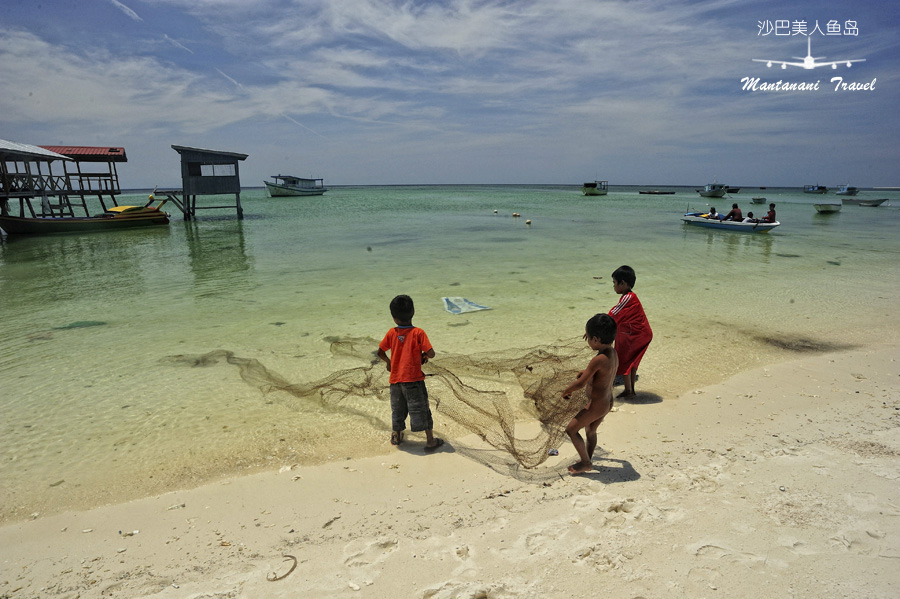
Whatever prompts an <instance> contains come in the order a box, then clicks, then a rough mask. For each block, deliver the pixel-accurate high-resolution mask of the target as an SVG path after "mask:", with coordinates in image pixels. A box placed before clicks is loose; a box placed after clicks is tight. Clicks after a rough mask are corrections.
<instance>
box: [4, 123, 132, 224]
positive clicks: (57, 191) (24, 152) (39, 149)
mask: <svg viewBox="0 0 900 599" xmlns="http://www.w3.org/2000/svg"><path fill="white" fill-rule="evenodd" d="M127 160H128V158H127V157H126V156H125V148H111V147H108V146H103V147H94V146H32V145H29V144H21V143H16V142H10V141H3V140H0V177H2V179H0V210H2V214H3V215H4V216H6V215H9V214H11V213H10V210H12V209H13V208H12V207H11V206H10V202H9V200H11V199H13V200H18V204H19V206H18V208H19V209H18V213H19V214H18V216H20V217H27V216H30V217H36V216H41V217H48V216H50V217H66V216H69V217H74V216H76V215H75V208H80V209H81V211H83V212H84V214H83V215H79V216H90V215H91V214H90V210H89V209H88V206H87V200H86V198H89V197H96V198H97V199H98V200H99V201H100V206H101V208H102V209H103V211H104V212H105V211H106V210H107V209H108V206H107V203H109V204H110V205H111V206H118V203H117V202H116V196H118V195H119V194H120V193H121V189H120V188H119V175H118V173H117V172H116V163H117V162H126V161H127ZM85 163H87V164H90V165H91V166H90V167H86V166H84V165H85ZM58 165H62V167H61V168H62V172H61V173H60V172H59V167H58ZM104 165H105V168H106V170H105V171H104V170H102V169H103V166H104ZM54 167H56V172H54ZM32 201H35V202H37V201H39V202H40V204H39V205H35V204H33V203H32Z"/></svg>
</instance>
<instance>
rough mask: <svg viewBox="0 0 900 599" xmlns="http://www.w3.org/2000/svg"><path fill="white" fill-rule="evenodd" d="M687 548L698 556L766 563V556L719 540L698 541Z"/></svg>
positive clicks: (757, 563) (738, 561)
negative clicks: (732, 547)
mask: <svg viewBox="0 0 900 599" xmlns="http://www.w3.org/2000/svg"><path fill="white" fill-rule="evenodd" d="M687 549H688V551H690V552H691V553H693V554H694V555H696V556H697V557H705V558H708V559H715V560H725V561H728V562H731V563H733V564H750V565H751V566H753V565H764V564H765V563H766V557H765V556H761V555H756V554H755V553H748V552H746V551H737V550H734V549H731V548H730V547H728V546H727V545H725V544H721V543H718V542H711V543H697V544H694V545H691V546H689V547H688V548H687Z"/></svg>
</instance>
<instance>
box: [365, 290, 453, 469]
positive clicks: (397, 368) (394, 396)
mask: <svg viewBox="0 0 900 599" xmlns="http://www.w3.org/2000/svg"><path fill="white" fill-rule="evenodd" d="M390 308H391V316H392V317H393V318H394V323H395V324H396V325H397V326H396V327H394V328H392V329H391V330H389V331H388V332H387V334H386V335H385V336H384V339H382V340H381V343H380V344H379V345H378V357H379V358H381V359H382V360H384V361H385V363H386V365H387V369H388V372H390V373H391V377H390V383H391V428H392V430H393V432H392V433H391V445H400V444H401V443H403V431H404V430H405V429H406V417H407V415H408V416H409V428H410V430H411V431H413V432H419V431H425V437H426V443H425V451H426V452H428V453H430V452H432V451H434V450H435V449H437V448H438V447H440V446H441V445H443V444H444V440H443V439H440V438H438V437H435V436H434V434H433V431H432V429H433V428H434V421H433V420H432V417H431V408H430V407H429V405H428V389H426V388H425V373H423V372H422V364H424V363H425V362H427V361H428V360H429V359H430V358H433V357H434V348H433V347H431V342H430V341H429V340H428V335H426V334H425V331H423V330H422V329H420V328H418V327H414V326H413V325H412V317H413V315H414V314H415V313H416V308H415V306H414V305H413V301H412V298H411V297H409V296H408V295H398V296H397V297H395V298H394V299H393V300H391V306H390ZM387 352H391V353H390V357H388V354H387Z"/></svg>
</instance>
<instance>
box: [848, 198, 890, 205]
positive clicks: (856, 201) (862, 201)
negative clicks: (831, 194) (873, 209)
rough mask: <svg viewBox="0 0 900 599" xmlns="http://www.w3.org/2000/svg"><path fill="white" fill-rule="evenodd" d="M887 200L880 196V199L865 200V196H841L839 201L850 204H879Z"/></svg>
mask: <svg viewBox="0 0 900 599" xmlns="http://www.w3.org/2000/svg"><path fill="white" fill-rule="evenodd" d="M887 201H888V199H887V198H881V199H880V200H867V199H865V198H841V202H843V203H844V204H849V205H851V206H881V205H882V204H884V203H885V202H887Z"/></svg>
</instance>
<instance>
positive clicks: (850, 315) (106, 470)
mask: <svg viewBox="0 0 900 599" xmlns="http://www.w3.org/2000/svg"><path fill="white" fill-rule="evenodd" d="M637 189H638V188H636V187H634V188H613V190H612V191H611V192H610V194H609V195H608V196H606V197H596V198H586V197H583V196H582V195H581V194H580V187H574V186H434V187H429V186H418V187H417V186H410V187H344V188H336V189H332V190H331V191H329V192H328V193H327V194H326V195H325V196H323V197H321V198H293V199H289V198H283V199H267V198H265V195H264V191H263V190H262V189H248V190H245V192H244V193H243V195H242V203H243V205H244V212H245V218H244V220H242V221H239V220H237V219H236V217H235V214H234V211H233V210H222V211H204V212H202V213H201V214H200V217H201V220H199V221H198V222H192V223H185V222H183V221H182V220H181V217H180V214H179V215H174V216H173V219H172V223H171V225H169V226H168V227H160V228H153V229H146V230H133V231H116V232H109V233H93V234H83V235H60V236H50V237H41V238H24V239H22V238H15V239H9V240H7V241H6V242H5V243H3V244H2V245H0V298H2V314H3V319H2V323H3V324H2V334H0V410H2V414H3V419H2V422H0V480H2V481H3V485H2V489H0V506H2V507H0V519H9V518H21V517H27V516H28V515H30V514H32V513H34V512H40V513H48V512H52V511H56V510H59V509H66V508H71V507H87V506H91V505H96V504H99V503H103V502H108V501H119V500H123V499H127V498H134V497H138V496H142V495H146V494H150V493H156V492H161V491H164V490H168V489H171V488H176V487H184V486H191V485H194V484H197V483H199V482H201V481H204V480H209V479H211V478H213V477H216V476H221V475H228V474H234V473H236V472H241V471H247V470H253V469H258V468H265V467H279V466H282V465H284V464H292V463H313V462H318V461H324V460H334V459H342V458H344V457H348V456H362V455H374V454H378V453H383V452H386V451H388V449H389V445H388V444H387V437H388V434H389V432H388V429H389V407H388V406H386V405H382V404H381V403H380V402H375V401H373V400H362V399H360V400H359V401H353V400H351V401H350V402H347V404H346V405H345V406H344V408H346V409H339V410H328V411H324V410H322V409H321V408H320V407H319V406H317V405H313V404H305V403H303V402H302V401H300V400H297V399H296V398H293V397H290V396H287V395H285V394H281V393H278V392H275V393H269V394H263V393H261V392H260V391H259V390H258V389H256V388H254V387H252V386H250V385H248V384H247V383H245V382H244V381H243V380H242V379H241V378H240V376H239V374H238V371H237V369H236V368H234V367H232V366H228V365H226V364H220V365H216V366H211V367H208V368H191V367H187V366H184V365H181V364H178V363H177V362H175V361H173V360H172V359H171V357H172V356H176V355H184V354H187V355H199V354H205V353H207V352H210V351H213V350H218V349H224V350H229V351H232V352H234V353H235V354H236V355H238V356H241V357H245V358H255V359H257V360H259V361H260V362H261V363H262V364H263V365H265V366H266V367H267V368H269V369H271V370H273V371H275V372H277V373H279V374H280V375H281V376H283V377H284V378H286V379H288V380H289V381H293V382H298V383H305V382H310V381H315V380H318V379H321V378H323V377H325V376H327V375H328V374H330V373H333V372H335V371H338V370H341V369H345V368H352V367H355V366H359V365H360V364H359V363H358V362H357V361H354V360H353V359H351V358H347V357H335V356H332V355H331V354H330V352H329V344H330V341H331V340H332V339H334V338H370V339H371V343H372V349H373V351H374V350H375V346H376V344H377V341H378V340H380V339H381V337H382V336H383V334H384V332H385V331H386V330H387V328H388V327H389V326H391V325H392V321H391V319H390V315H389V314H388V310H387V305H388V302H389V301H390V299H391V298H392V297H393V296H394V295H396V294H398V293H408V294H409V295H411V296H412V297H413V298H414V299H415V301H416V308H417V313H416V318H415V323H416V324H417V325H418V326H421V327H422V328H424V329H425V330H426V331H427V332H428V334H429V337H430V338H431V340H432V343H433V344H434V345H435V349H436V351H437V352H438V358H437V359H438V360H439V359H440V354H441V353H442V352H444V353H454V354H463V353H467V352H484V351H498V352H507V351H508V350H511V349H515V348H522V349H523V350H525V349H529V348H533V347H539V346H542V345H545V344H549V343H554V342H558V341H571V340H579V339H580V338H581V334H582V332H583V326H584V322H585V321H586V320H587V318H588V317H590V316H591V315H593V314H594V313H596V312H601V311H602V312H606V311H608V310H609V309H610V308H611V307H612V306H613V305H614V304H615V303H616V301H617V300H618V296H616V295H615V294H614V293H613V291H612V283H611V281H610V276H609V275H610V273H612V271H613V270H614V269H615V268H616V267H618V266H620V265H622V264H629V265H631V266H632V267H634V268H635V270H636V271H637V274H638V281H637V285H636V286H635V291H636V292H637V294H638V295H639V297H640V298H641V301H642V303H643V304H644V307H645V310H646V311H647V314H648V317H649V319H650V322H651V325H652V326H653V330H654V334H655V337H654V341H653V344H652V345H651V347H650V350H649V351H648V353H647V355H646V357H645V359H644V362H643V364H642V367H641V380H640V382H639V384H638V390H639V391H646V392H650V393H653V394H655V395H657V396H659V397H660V398H661V399H662V400H663V401H670V400H677V397H678V395H679V394H681V393H684V392H685V391H686V390H689V389H692V388H695V387H698V386H701V385H704V384H707V383H709V382H713V381H716V380H720V379H722V378H725V377H726V376H728V375H730V374H733V373H735V372H737V371H740V370H744V369H748V368H753V367H757V366H759V365H761V364H767V363H772V362H775V361H780V360H785V359H792V358H795V357H798V356H801V355H802V354H803V352H804V351H808V350H810V349H813V350H835V349H837V350H839V349H842V348H849V347H866V346H871V345H873V344H884V343H893V342H895V341H896V331H897V330H898V326H897V324H898V323H897V320H898V318H897V313H898V312H897V299H896V298H897V291H898V289H900V268H898V257H900V235H898V234H897V227H898V223H900V210H898V208H897V206H900V200H897V199H895V200H893V202H892V204H894V205H895V206H882V207H879V208H867V207H858V206H845V207H844V209H843V211H842V212H840V213H838V214H834V215H819V214H817V213H816V212H815V210H814V209H813V207H812V203H813V202H815V201H821V199H822V198H821V197H818V196H817V197H811V196H804V194H802V193H799V192H798V191H797V190H787V189H769V190H765V191H756V190H743V191H742V192H741V193H740V194H738V195H735V196H732V198H731V200H728V199H726V200H724V201H723V200H717V202H718V203H719V204H720V205H718V206H717V208H719V210H720V211H724V210H725V209H727V208H728V206H729V205H730V203H731V201H732V200H733V201H738V202H739V203H740V205H741V207H742V208H743V209H744V211H745V212H746V211H747V210H754V211H757V210H758V211H759V212H763V207H762V206H752V205H751V204H750V196H751V195H765V196H766V197H767V198H768V200H769V201H774V202H776V203H777V204H778V216H779V220H780V221H781V222H782V223H783V224H782V226H781V227H779V228H778V229H776V230H774V231H772V232H771V233H768V234H756V235H751V234H738V233H731V232H721V231H710V230H706V229H698V228H694V227H690V226H687V225H683V224H682V223H681V221H680V220H679V217H680V215H681V214H683V212H684V210H685V208H686V207H688V206H690V207H691V208H692V209H695V208H703V207H705V205H706V201H707V200H705V199H702V198H700V197H699V196H698V195H697V194H696V193H695V192H694V191H693V190H692V189H685V188H673V189H677V193H676V194H675V195H673V196H645V195H638V194H637ZM862 195H865V196H869V197H872V198H875V197H885V194H884V192H881V193H879V192H871V191H870V192H863V194H862ZM888 195H889V194H888ZM145 198H146V196H145V195H143V194H136V195H134V196H133V197H125V198H122V200H121V201H120V203H124V204H128V203H139V202H141V200H143V199H145ZM829 199H831V200H834V196H831V197H830V198H829ZM213 202H216V200H211V201H210V203H213ZM216 203H218V202H216ZM201 205H202V201H201ZM495 210H496V213H495V212H494V211H495ZM513 212H517V213H520V214H521V217H518V218H516V217H513V216H512V213H513ZM529 219H530V220H531V221H532V222H531V224H530V225H528V224H526V220H529ZM595 277H601V278H600V279H597V278H595ZM442 296H462V297H467V298H469V299H471V300H473V301H475V302H478V303H481V304H485V305H488V306H490V307H491V308H492V310H490V311H482V312H475V313H469V314H462V315H456V316H454V315H451V314H449V313H447V312H445V311H444V310H443V307H442V304H441V302H440V298H441V297H442ZM360 414H366V415H368V416H369V417H361V416H360ZM647 417H652V408H649V409H648V410H647ZM436 422H437V424H436V427H437V429H438V430H439V431H440V432H441V434H443V435H445V436H449V437H450V438H453V436H454V435H461V434H464V433H465V431H464V430H460V429H459V428H454V426H453V425H451V424H450V423H446V422H442V421H441V418H440V413H439V412H438V414H437V415H436ZM382 423H383V426H382ZM60 481H63V482H60Z"/></svg>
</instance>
